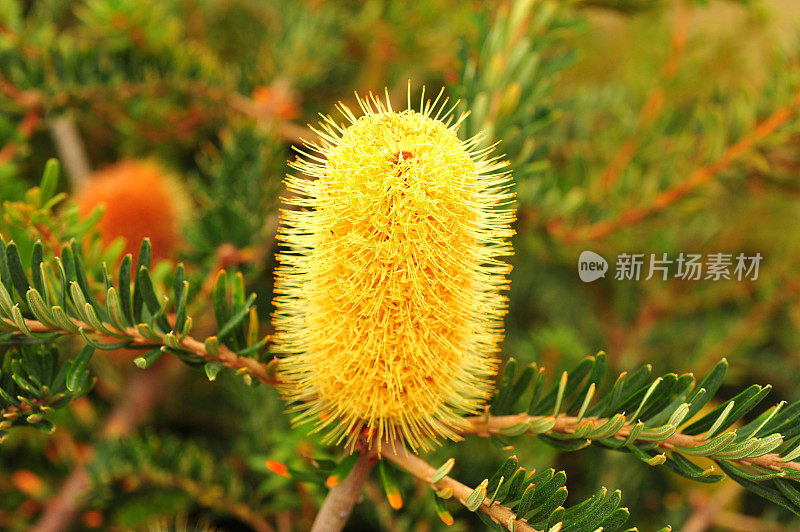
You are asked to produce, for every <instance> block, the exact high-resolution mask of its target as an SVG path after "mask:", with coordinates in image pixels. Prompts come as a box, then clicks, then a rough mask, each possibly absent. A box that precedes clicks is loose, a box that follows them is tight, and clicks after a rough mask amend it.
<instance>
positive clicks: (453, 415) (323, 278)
mask: <svg viewBox="0 0 800 532" xmlns="http://www.w3.org/2000/svg"><path fill="white" fill-rule="evenodd" d="M409 92H410V87H409ZM442 94H443V92H440V93H439V96H437V98H436V99H435V100H434V101H433V102H431V101H430V100H427V101H426V100H425V98H424V90H423V97H422V103H421V105H420V107H419V110H414V109H412V108H411V103H410V96H409V103H408V107H407V108H406V109H403V110H401V111H395V110H394V109H393V108H392V105H391V102H390V101H389V97H388V94H387V95H386V99H385V101H384V100H382V99H379V98H378V97H376V96H374V95H371V94H370V96H369V97H368V98H363V99H362V98H358V103H359V106H360V107H361V111H362V115H361V116H358V117H357V116H356V114H354V113H353V112H352V111H351V110H350V109H349V108H348V107H347V106H345V105H344V104H342V103H341V102H340V104H339V106H338V109H339V111H341V113H342V115H343V116H344V118H345V119H346V123H345V124H339V123H337V122H335V121H334V119H332V118H331V117H324V120H323V121H322V122H321V123H320V126H319V128H313V127H312V130H313V131H314V132H315V133H316V134H317V136H318V137H319V140H318V141H317V142H316V143H312V142H305V143H304V148H302V149H297V151H298V152H299V154H300V155H299V156H298V158H297V160H296V161H294V162H293V163H292V166H293V167H294V168H295V169H296V170H298V171H299V172H300V173H301V174H302V175H296V176H288V177H287V179H286V184H287V188H288V190H289V192H290V194H289V197H288V198H285V199H284V203H285V205H286V208H285V209H283V210H282V211H281V216H280V227H279V230H278V240H279V241H280V243H281V244H282V246H283V249H282V251H281V252H280V253H279V254H278V263H279V265H278V267H277V268H276V274H275V275H276V287H275V294H276V295H275V301H274V304H275V308H276V310H275V313H274V324H275V329H276V334H275V337H274V350H275V352H276V353H277V354H278V355H280V356H281V357H282V358H281V362H280V365H279V370H278V376H279V378H280V379H281V381H282V382H283V385H282V387H281V390H282V393H283V394H284V396H285V398H286V399H287V400H288V401H289V402H290V403H291V404H292V405H293V406H292V407H291V409H292V410H293V411H295V412H296V413H297V416H296V417H295V418H294V421H295V422H296V423H301V422H308V421H310V422H312V423H313V424H314V429H313V430H314V431H315V432H322V433H324V434H325V440H326V441H327V442H332V443H342V442H345V443H347V444H348V445H351V444H352V443H354V441H355V440H356V439H357V438H358V437H359V435H362V434H365V435H366V438H365V441H366V442H367V444H368V445H369V446H370V447H373V448H376V449H377V450H378V451H379V452H380V445H381V442H382V441H393V442H394V441H397V440H399V441H404V442H406V443H407V444H408V445H410V446H411V447H412V448H413V449H417V448H424V449H427V448H429V442H430V441H436V440H437V438H440V437H444V438H450V439H459V437H458V432H459V429H460V428H461V427H463V426H464V421H463V416H464V415H467V414H474V413H477V412H479V411H481V409H482V407H483V405H484V404H485V402H486V400H487V399H488V397H489V396H490V394H491V390H492V382H491V377H492V375H494V373H495V371H496V367H497V361H496V359H495V355H496V354H497V352H498V350H499V343H500V341H501V340H502V338H503V322H502V320H503V316H504V315H505V313H506V311H507V298H506V297H505V295H503V293H502V292H503V291H504V290H506V289H507V288H508V274H509V272H510V266H509V265H508V264H506V263H505V262H503V260H502V257H504V256H508V255H510V254H511V253H512V249H511V245H510V243H509V238H510V237H511V236H512V235H513V233H514V232H513V230H512V228H511V223H512V222H513V220H514V216H515V212H514V208H513V196H514V195H513V193H512V192H511V191H510V186H511V182H512V179H511V173H510V171H509V170H508V168H507V163H506V162H505V161H504V160H503V158H502V157H501V156H494V155H493V152H494V146H489V147H480V144H481V140H482V139H481V137H480V136H476V137H473V138H470V139H468V140H461V139H459V137H458V135H457V130H458V127H459V124H460V123H461V122H462V121H463V119H464V118H465V117H466V114H464V115H461V116H460V117H459V118H458V119H456V117H455V116H453V114H452V112H453V110H454V108H455V106H451V107H448V105H447V102H448V99H447V98H444V99H442Z"/></svg>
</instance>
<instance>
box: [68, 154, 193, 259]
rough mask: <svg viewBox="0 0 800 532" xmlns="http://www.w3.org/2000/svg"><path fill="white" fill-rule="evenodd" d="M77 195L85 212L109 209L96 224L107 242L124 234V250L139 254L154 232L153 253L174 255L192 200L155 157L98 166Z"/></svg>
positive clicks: (160, 255) (79, 204)
mask: <svg viewBox="0 0 800 532" xmlns="http://www.w3.org/2000/svg"><path fill="white" fill-rule="evenodd" d="M75 201H76V203H77V204H78V209H79V211H80V213H81V215H83V216H87V215H88V214H89V213H90V212H92V211H93V210H94V209H95V208H96V207H97V206H99V205H103V206H104V207H105V211H104V213H103V217H102V218H101V219H100V222H99V224H98V229H99V230H100V234H101V235H102V237H103V241H104V242H105V243H110V242H111V241H113V240H114V239H116V238H118V237H123V238H124V239H125V252H126V253H132V254H136V253H137V252H138V251H139V247H140V245H141V242H142V239H143V238H145V237H149V238H150V243H151V244H152V247H153V257H154V258H155V259H163V258H167V257H169V256H171V255H172V254H173V253H174V252H175V250H176V248H178V247H179V245H180V243H181V233H180V226H181V224H182V223H183V222H184V221H185V220H186V217H187V214H188V210H189V200H188V197H187V195H186V192H185V191H184V189H183V188H182V187H181V185H180V184H179V183H178V181H177V180H176V179H174V178H173V177H172V176H170V175H169V174H167V172H165V171H164V170H163V169H162V168H161V167H159V166H158V165H157V164H156V163H153V162H151V161H135V160H128V161H123V162H120V163H117V164H115V165H113V166H109V167H106V168H104V169H102V170H99V171H98V172H96V173H95V174H94V175H93V176H91V177H90V178H89V180H88V181H87V182H86V183H85V184H84V185H83V186H82V187H81V188H80V190H78V192H77V194H76V196H75Z"/></svg>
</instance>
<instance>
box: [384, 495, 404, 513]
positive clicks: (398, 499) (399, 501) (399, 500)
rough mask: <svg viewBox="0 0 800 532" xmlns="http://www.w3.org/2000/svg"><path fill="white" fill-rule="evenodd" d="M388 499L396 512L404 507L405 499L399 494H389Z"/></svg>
mask: <svg viewBox="0 0 800 532" xmlns="http://www.w3.org/2000/svg"><path fill="white" fill-rule="evenodd" d="M386 498H387V499H388V500H389V506H391V507H392V508H394V509H395V510H399V509H400V508H402V507H403V497H402V496H401V495H400V494H399V493H387V494H386Z"/></svg>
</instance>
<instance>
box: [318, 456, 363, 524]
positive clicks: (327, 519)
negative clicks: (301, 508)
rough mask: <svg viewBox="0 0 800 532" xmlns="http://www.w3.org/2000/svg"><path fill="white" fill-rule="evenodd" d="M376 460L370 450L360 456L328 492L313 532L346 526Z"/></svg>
mask: <svg viewBox="0 0 800 532" xmlns="http://www.w3.org/2000/svg"><path fill="white" fill-rule="evenodd" d="M375 461H376V457H375V455H374V454H372V453H369V452H365V453H363V454H361V455H360V456H359V457H358V461H357V462H356V464H355V465H354V466H353V469H351V470H350V473H349V474H348V475H347V477H345V479H344V480H343V481H342V482H341V484H339V485H338V486H335V487H333V488H331V490H330V491H329V492H328V496H327V497H325V502H324V503H323V504H322V508H320V509H319V513H318V514H317V517H316V519H314V525H313V526H312V527H311V532H339V531H340V530H342V528H344V525H345V524H346V523H347V519H348V518H349V517H350V513H351V512H352V511H353V506H355V504H356V502H357V501H358V495H359V493H360V492H361V487H362V486H363V485H364V482H366V480H367V478H369V472H370V471H371V470H372V466H374V465H375Z"/></svg>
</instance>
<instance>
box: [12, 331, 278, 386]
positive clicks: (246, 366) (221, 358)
mask: <svg viewBox="0 0 800 532" xmlns="http://www.w3.org/2000/svg"><path fill="white" fill-rule="evenodd" d="M70 319H71V321H72V323H74V324H75V325H76V326H77V327H80V328H83V329H84V330H85V331H87V332H92V331H94V329H93V328H92V326H90V325H88V324H86V323H83V322H81V321H79V320H76V319H74V318H70ZM0 321H2V322H3V323H4V324H6V325H7V326H9V327H13V328H14V329H17V325H16V324H15V323H14V322H13V321H11V320H9V319H7V318H0ZM25 325H27V327H28V329H29V330H30V331H31V332H34V333H46V332H58V333H61V334H69V331H65V330H63V329H52V328H50V327H47V326H46V325H44V324H43V323H41V322H39V321H36V320H29V319H26V320H25ZM120 332H123V333H124V334H125V335H126V336H127V337H128V339H130V340H131V346H130V349H136V348H137V347H152V345H153V341H152V340H149V339H147V338H145V337H144V336H142V335H141V333H139V331H138V330H137V329H135V328H133V327H128V328H126V329H124V330H122V331H120ZM74 334H77V333H74ZM97 336H98V337H100V338H107V337H106V336H105V335H103V334H100V333H98V334H97ZM107 339H109V340H111V341H115V342H116V341H119V338H107ZM180 346H181V348H183V349H185V350H187V351H189V352H190V353H191V354H193V355H196V356H198V357H200V358H203V359H205V360H208V361H210V362H219V363H220V364H222V365H223V366H226V367H228V368H232V369H235V370H237V371H241V372H243V373H246V374H248V375H251V376H252V377H254V378H256V379H258V380H260V381H261V382H263V383H264V384H271V385H275V384H278V380H277V379H276V377H275V375H274V374H273V372H272V370H271V367H270V365H269V364H265V363H263V362H260V361H258V360H256V359H254V358H250V357H240V356H239V355H237V354H236V353H234V352H233V351H231V350H230V349H228V348H227V347H225V346H224V345H219V351H218V353H216V354H214V353H210V352H209V351H208V349H206V346H205V344H204V343H203V342H201V341H199V340H196V339H194V338H192V337H191V336H187V337H186V338H184V339H183V340H182V341H181V342H180Z"/></svg>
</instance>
